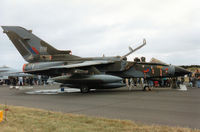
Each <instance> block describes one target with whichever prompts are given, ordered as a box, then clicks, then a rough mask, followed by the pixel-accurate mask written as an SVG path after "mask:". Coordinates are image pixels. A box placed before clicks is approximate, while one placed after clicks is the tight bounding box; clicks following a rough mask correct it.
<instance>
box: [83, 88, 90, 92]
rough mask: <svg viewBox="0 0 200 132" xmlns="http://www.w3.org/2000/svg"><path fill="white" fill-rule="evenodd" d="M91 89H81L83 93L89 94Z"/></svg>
mask: <svg viewBox="0 0 200 132" xmlns="http://www.w3.org/2000/svg"><path fill="white" fill-rule="evenodd" d="M89 91H90V89H89V88H88V87H82V88H81V93H88V92H89Z"/></svg>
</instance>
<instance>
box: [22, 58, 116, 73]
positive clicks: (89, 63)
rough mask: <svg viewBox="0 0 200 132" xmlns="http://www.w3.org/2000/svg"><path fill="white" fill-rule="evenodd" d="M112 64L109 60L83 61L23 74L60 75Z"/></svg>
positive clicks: (28, 71)
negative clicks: (73, 70)
mask: <svg viewBox="0 0 200 132" xmlns="http://www.w3.org/2000/svg"><path fill="white" fill-rule="evenodd" d="M111 63H114V61H110V60H94V61H93V60H91V61H84V62H80V63H75V64H66V65H60V66H51V67H44V68H38V69H33V70H27V71H26V70H25V71H24V72H26V73H31V74H40V73H42V72H45V74H46V73H48V72H49V73H50V72H55V71H56V72H57V73H62V72H63V71H67V70H70V69H81V68H86V67H92V66H97V65H105V64H111Z"/></svg>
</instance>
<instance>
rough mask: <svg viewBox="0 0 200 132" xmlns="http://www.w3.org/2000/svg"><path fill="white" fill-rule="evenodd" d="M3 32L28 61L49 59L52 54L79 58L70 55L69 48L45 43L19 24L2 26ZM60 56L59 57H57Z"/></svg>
mask: <svg viewBox="0 0 200 132" xmlns="http://www.w3.org/2000/svg"><path fill="white" fill-rule="evenodd" d="M2 28H3V30H4V31H3V32H4V33H6V34H7V35H8V37H9V38H10V40H11V41H12V43H13V44H14V45H15V47H16V48H17V50H18V51H19V53H20V54H21V55H22V56H23V58H24V59H25V60H26V61H28V62H39V61H51V60H52V59H54V58H52V57H53V56H56V57H55V58H58V57H59V56H62V55H65V57H67V56H68V58H80V57H78V56H72V55H71V51H70V50H64V51H63V50H58V49H56V48H54V47H52V46H51V45H50V44H48V43H46V42H45V41H43V40H42V39H40V38H39V37H37V36H36V35H34V34H32V31H31V30H27V29H25V28H22V27H19V26H2ZM59 58H60V57H59Z"/></svg>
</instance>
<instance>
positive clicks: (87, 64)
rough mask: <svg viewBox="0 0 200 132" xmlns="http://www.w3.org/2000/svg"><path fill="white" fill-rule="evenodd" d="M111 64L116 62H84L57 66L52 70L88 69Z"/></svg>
mask: <svg viewBox="0 0 200 132" xmlns="http://www.w3.org/2000/svg"><path fill="white" fill-rule="evenodd" d="M109 63H114V61H107V60H105V61H104V60H103V61H102V60H101V61H84V62H82V63H77V64H68V65H64V66H55V67H52V68H56V69H59V68H68V69H70V68H78V67H87V66H94V65H101V64H109Z"/></svg>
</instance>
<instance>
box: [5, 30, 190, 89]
mask: <svg viewBox="0 0 200 132" xmlns="http://www.w3.org/2000/svg"><path fill="white" fill-rule="evenodd" d="M2 28H3V30H4V31H3V32H4V33H6V34H7V36H8V37H9V38H10V40H11V41H12V43H13V44H14V45H15V47H16V48H17V50H18V51H19V53H20V54H21V55H22V56H23V58H24V59H25V60H26V61H27V62H29V63H27V64H24V66H23V71H24V72H25V73H30V74H40V75H48V76H52V77H53V78H52V80H54V81H55V82H59V83H62V84H63V85H65V86H68V87H71V88H80V90H81V92H88V91H89V90H90V89H108V88H119V87H122V86H124V85H125V84H124V83H123V82H122V79H123V78H152V77H171V76H181V75H185V74H187V73H188V71H187V70H185V69H182V68H179V67H175V66H173V65H167V64H159V63H147V62H130V61H127V59H126V57H127V56H128V55H130V54H132V53H133V52H135V51H136V50H138V49H140V48H141V47H143V46H144V45H145V44H146V41H145V40H144V41H143V44H141V45H140V46H139V47H137V48H135V49H132V48H131V47H129V49H130V52H129V53H127V54H126V55H124V56H113V57H89V58H85V57H84V58H83V57H79V56H75V55H72V54H71V51H70V50H57V49H56V48H54V47H52V46H51V45H50V44H48V43H47V42H45V41H43V40H42V39H40V38H39V37H37V36H35V35H34V34H32V31H31V30H27V29H25V28H22V27H19V26H2Z"/></svg>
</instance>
